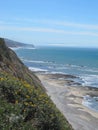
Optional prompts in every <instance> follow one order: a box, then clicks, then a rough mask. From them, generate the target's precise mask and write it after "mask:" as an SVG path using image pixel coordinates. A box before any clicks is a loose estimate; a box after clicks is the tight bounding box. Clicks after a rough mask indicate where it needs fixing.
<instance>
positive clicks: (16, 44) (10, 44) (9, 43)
mask: <svg viewBox="0 0 98 130" xmlns="http://www.w3.org/2000/svg"><path fill="white" fill-rule="evenodd" d="M4 41H5V43H6V45H7V46H8V47H12V48H13V47H31V48H34V45H32V44H24V43H21V42H16V41H13V40H10V39H7V38H4Z"/></svg>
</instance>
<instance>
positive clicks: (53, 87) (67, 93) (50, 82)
mask: <svg viewBox="0 0 98 130" xmlns="http://www.w3.org/2000/svg"><path fill="white" fill-rule="evenodd" d="M36 75H37V76H38V77H39V79H40V80H41V82H42V84H43V85H44V87H45V89H46V92H47V94H48V95H49V96H50V98H51V99H52V101H53V102H54V103H55V104H56V106H57V108H58V109H59V110H60V111H61V112H62V113H63V115H64V116H65V117H66V119H67V120H68V121H69V123H70V124H71V125H72V127H73V129H74V130H98V112H96V111H94V110H92V109H89V108H88V107H86V106H84V105H83V97H84V96H86V95H91V96H96V95H97V96H98V89H95V88H89V87H86V86H85V87H83V86H81V85H80V84H78V83H75V82H73V81H72V80H67V78H68V76H69V78H74V77H71V75H60V74H43V73H36ZM62 79H64V80H62Z"/></svg>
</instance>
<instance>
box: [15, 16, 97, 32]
mask: <svg viewBox="0 0 98 130" xmlns="http://www.w3.org/2000/svg"><path fill="white" fill-rule="evenodd" d="M14 20H16V21H18V22H20V23H21V22H22V23H23V22H26V23H38V24H46V25H59V26H65V27H72V28H82V29H89V30H98V25H95V24H82V23H72V22H66V21H57V20H50V19H49V20H45V19H40V20H39V19H38V20H37V19H30V18H14Z"/></svg>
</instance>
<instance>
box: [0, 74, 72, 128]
mask: <svg viewBox="0 0 98 130" xmlns="http://www.w3.org/2000/svg"><path fill="white" fill-rule="evenodd" d="M0 130H72V128H71V126H70V125H69V123H68V122H67V121H66V120H65V118H64V117H63V116H62V114H61V113H60V112H59V111H58V109H57V108H56V106H55V105H54V104H53V103H52V101H51V100H50V98H49V97H48V96H47V94H45V92H43V90H42V89H41V88H40V87H38V88H35V87H34V86H33V85H30V84H28V83H27V82H26V81H23V80H20V79H18V78H16V77H14V76H11V75H9V74H8V73H6V72H0Z"/></svg>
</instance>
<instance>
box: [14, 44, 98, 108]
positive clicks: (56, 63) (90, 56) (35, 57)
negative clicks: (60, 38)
mask: <svg viewBox="0 0 98 130" xmlns="http://www.w3.org/2000/svg"><path fill="white" fill-rule="evenodd" d="M15 52H16V53H17V55H18V56H19V57H20V58H21V60H22V61H23V62H24V64H25V65H27V66H28V68H29V69H31V70H32V71H35V72H36V71H42V72H47V73H61V74H62V73H63V74H70V75H74V76H77V77H79V80H78V81H79V82H80V83H81V84H82V85H83V86H89V87H96V88H98V48H71V47H70V48H68V47H49V46H48V47H36V48H35V49H34V48H31V49H30V48H18V49H15ZM84 98H85V97H84ZM86 99H87V100H86ZM88 99H89V98H85V100H86V101H88V102H89V101H90V104H91V97H90V100H88ZM92 100H93V99H92ZM86 101H85V103H86ZM96 103H97V104H98V100H96V102H95V104H96ZM87 105H88V103H87ZM90 106H91V105H90ZM95 109H98V106H97V107H96V108H95Z"/></svg>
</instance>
